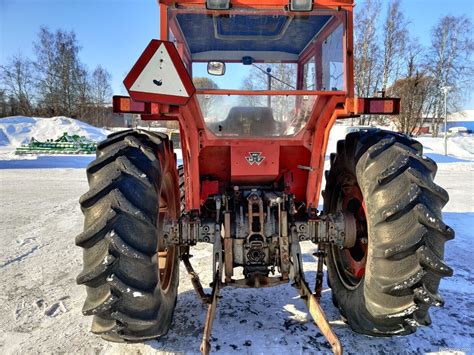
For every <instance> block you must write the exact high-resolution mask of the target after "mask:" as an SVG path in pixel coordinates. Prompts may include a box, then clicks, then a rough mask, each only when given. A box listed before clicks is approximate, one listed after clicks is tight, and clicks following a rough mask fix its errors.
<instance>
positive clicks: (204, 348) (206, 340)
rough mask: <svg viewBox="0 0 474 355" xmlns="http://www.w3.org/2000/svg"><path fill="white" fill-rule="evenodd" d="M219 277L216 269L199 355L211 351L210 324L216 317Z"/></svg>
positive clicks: (218, 271)
mask: <svg viewBox="0 0 474 355" xmlns="http://www.w3.org/2000/svg"><path fill="white" fill-rule="evenodd" d="M219 275H222V274H221V271H220V270H219V269H217V270H216V272H215V273H214V280H213V282H212V293H211V297H210V304H209V307H208V309H207V315H206V323H204V334H203V336H202V343H201V349H200V350H201V353H202V354H204V355H208V354H209V352H210V351H211V331H212V324H213V323H214V318H215V316H216V309H217V300H218V299H219V291H220V284H221V279H220V276H219Z"/></svg>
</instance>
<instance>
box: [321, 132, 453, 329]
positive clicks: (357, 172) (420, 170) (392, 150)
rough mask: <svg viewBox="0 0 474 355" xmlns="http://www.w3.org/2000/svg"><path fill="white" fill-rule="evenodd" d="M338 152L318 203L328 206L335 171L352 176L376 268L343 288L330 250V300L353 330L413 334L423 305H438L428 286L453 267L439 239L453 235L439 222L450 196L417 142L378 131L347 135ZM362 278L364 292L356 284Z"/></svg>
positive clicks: (423, 316)
mask: <svg viewBox="0 0 474 355" xmlns="http://www.w3.org/2000/svg"><path fill="white" fill-rule="evenodd" d="M337 151H338V153H337V154H336V155H331V158H330V161H331V169H330V170H329V172H327V173H326V175H325V176H326V188H325V192H324V203H325V206H324V209H325V211H326V212H333V210H332V209H334V207H331V206H334V203H335V202H334V201H335V200H334V199H335V198H336V197H335V195H337V193H336V192H335V191H336V188H337V181H338V177H339V176H342V175H344V174H347V173H349V174H352V175H353V176H356V178H357V181H358V184H359V186H360V188H361V190H362V193H363V195H364V197H365V203H366V208H367V210H368V216H367V218H368V220H369V224H370V226H369V230H371V232H370V233H371V234H370V236H377V238H376V240H371V239H370V238H373V237H370V236H369V248H370V251H369V253H372V263H376V264H372V265H375V266H376V267H377V268H376V269H373V271H372V270H371V271H372V272H370V271H366V276H365V278H364V280H363V282H362V286H361V287H358V288H357V289H356V290H354V291H349V290H347V289H345V287H344V286H343V285H342V284H341V282H340V281H338V277H339V276H337V271H334V270H335V269H334V267H335V266H334V262H333V261H331V260H332V254H331V257H330V258H329V260H327V263H328V270H329V279H330V281H331V282H330V283H331V288H332V289H333V293H334V296H335V297H334V301H335V302H334V303H335V304H336V305H337V306H338V307H339V309H340V310H341V314H344V316H345V317H346V318H347V319H348V322H349V324H350V326H351V327H352V329H353V330H355V331H357V332H360V333H364V334H369V335H373V336H391V335H404V334H410V333H413V332H414V331H415V330H416V328H417V327H418V326H420V325H429V324H431V319H430V316H429V313H428V309H429V307H430V306H438V307H439V306H442V305H443V304H444V301H443V300H442V298H441V296H440V295H438V293H437V292H435V291H436V290H437V289H438V285H439V281H440V279H441V278H442V277H445V276H451V275H452V273H453V270H452V269H451V268H450V267H449V266H447V265H446V264H445V263H444V262H443V254H444V242H446V241H447V240H450V239H452V238H454V231H453V230H452V229H451V228H450V227H448V226H446V225H445V224H444V223H443V221H442V220H441V208H442V207H443V206H444V205H445V204H446V203H447V202H448V199H449V197H448V194H447V192H446V191H445V190H444V189H442V188H441V187H439V186H438V185H436V184H435V183H434V182H433V179H434V176H435V174H436V171H437V166H436V164H435V162H434V161H433V160H431V159H429V158H427V157H424V156H423V155H422V154H423V150H422V146H421V144H420V143H419V142H417V141H415V140H413V139H411V138H409V137H406V136H403V135H400V134H397V133H393V132H387V131H382V130H368V131H365V132H354V133H350V134H348V135H347V136H346V139H345V140H344V141H340V142H338V145H337ZM369 269H371V266H368V269H367V270H369ZM367 278H369V280H370V281H368V280H367ZM368 282H370V287H369V286H367V287H369V293H366V292H367V288H365V287H363V286H364V285H369V283H368ZM363 290H365V291H366V292H363ZM374 297H375V298H374Z"/></svg>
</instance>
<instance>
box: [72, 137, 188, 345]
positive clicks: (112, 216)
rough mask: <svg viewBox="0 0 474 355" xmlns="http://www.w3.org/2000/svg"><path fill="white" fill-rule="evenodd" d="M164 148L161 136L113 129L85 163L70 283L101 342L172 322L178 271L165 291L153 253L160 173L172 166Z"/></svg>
mask: <svg viewBox="0 0 474 355" xmlns="http://www.w3.org/2000/svg"><path fill="white" fill-rule="evenodd" d="M170 148H171V144H170V142H169V141H168V139H167V136H166V135H162V134H154V133H151V132H147V131H142V130H128V131H123V132H117V133H114V134H111V135H110V136H109V138H108V139H107V140H106V141H104V142H102V143H100V144H99V146H98V150H97V159H96V160H95V161H93V162H92V163H91V164H89V166H88V168H87V174H88V181H89V185H90V190H89V191H88V192H86V193H85V194H84V195H83V196H82V197H81V198H80V204H81V208H82V211H83V213H84V216H85V224H84V231H83V232H82V233H81V234H79V235H78V236H77V237H76V244H77V245H78V246H80V247H82V248H84V269H83V270H82V272H81V273H80V274H79V275H78V277H77V282H78V284H84V285H86V288H87V298H86V301H85V303H84V307H83V314H85V315H94V319H93V324H92V331H93V332H94V333H96V334H101V335H103V336H104V337H106V338H107V339H108V340H113V341H124V340H125V341H129V340H134V339H136V340H143V339H152V338H156V337H159V336H161V335H164V334H166V332H167V331H168V329H169V327H170V324H171V320H172V314H173V310H174V307H175V304H176V292H177V284H178V278H179V274H178V270H177V267H175V271H176V272H175V274H174V275H173V276H172V277H173V278H172V280H173V281H172V286H170V288H171V291H169V292H168V291H167V293H164V291H162V290H161V288H160V285H159V284H158V282H159V281H158V267H157V264H156V263H157V260H156V256H155V255H156V251H157V248H158V241H157V236H158V229H157V228H158V227H157V222H158V221H157V218H158V214H159V194H160V188H161V177H162V174H164V171H165V169H169V168H170V167H173V166H175V159H174V154H173V152H172V150H171V149H170ZM177 184H178V181H177V178H176V186H177ZM177 262H178V260H177V259H176V265H177Z"/></svg>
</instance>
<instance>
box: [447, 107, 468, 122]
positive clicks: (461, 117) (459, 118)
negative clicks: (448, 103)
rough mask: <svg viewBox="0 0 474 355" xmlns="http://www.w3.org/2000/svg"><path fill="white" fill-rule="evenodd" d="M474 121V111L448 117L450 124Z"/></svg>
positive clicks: (461, 112)
mask: <svg viewBox="0 0 474 355" xmlns="http://www.w3.org/2000/svg"><path fill="white" fill-rule="evenodd" d="M456 121H474V110H465V111H459V112H455V113H452V114H450V115H448V122H456Z"/></svg>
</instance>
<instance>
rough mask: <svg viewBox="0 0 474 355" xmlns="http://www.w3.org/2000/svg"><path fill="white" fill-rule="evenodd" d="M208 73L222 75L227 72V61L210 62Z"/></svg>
mask: <svg viewBox="0 0 474 355" xmlns="http://www.w3.org/2000/svg"><path fill="white" fill-rule="evenodd" d="M207 73H208V74H209V75H216V76H222V75H224V74H225V63H224V62H208V63H207Z"/></svg>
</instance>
